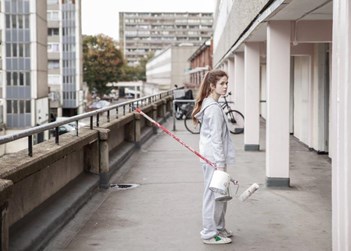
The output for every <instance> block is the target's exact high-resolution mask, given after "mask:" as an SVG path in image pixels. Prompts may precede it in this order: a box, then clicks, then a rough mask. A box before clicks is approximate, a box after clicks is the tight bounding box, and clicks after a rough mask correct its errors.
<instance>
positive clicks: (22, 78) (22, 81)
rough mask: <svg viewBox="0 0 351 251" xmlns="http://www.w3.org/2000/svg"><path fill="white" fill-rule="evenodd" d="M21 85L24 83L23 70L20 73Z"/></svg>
mask: <svg viewBox="0 0 351 251" xmlns="http://www.w3.org/2000/svg"><path fill="white" fill-rule="evenodd" d="M19 85H24V74H23V72H20V73H19Z"/></svg>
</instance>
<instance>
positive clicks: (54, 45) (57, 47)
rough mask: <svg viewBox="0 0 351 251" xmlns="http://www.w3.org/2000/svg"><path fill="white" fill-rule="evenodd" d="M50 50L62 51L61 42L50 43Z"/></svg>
mask: <svg viewBox="0 0 351 251" xmlns="http://www.w3.org/2000/svg"><path fill="white" fill-rule="evenodd" d="M48 52H60V44H59V43H49V44H48Z"/></svg>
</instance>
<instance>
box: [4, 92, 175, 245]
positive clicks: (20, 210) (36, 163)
mask: <svg viewBox="0 0 351 251" xmlns="http://www.w3.org/2000/svg"><path fill="white" fill-rule="evenodd" d="M172 100H173V95H172V92H167V93H164V95H160V96H159V97H158V98H153V99H149V100H148V101H143V100H138V102H140V104H138V105H139V106H140V107H141V109H142V110H143V112H145V113H146V114H148V115H149V116H150V117H153V119H155V120H157V121H159V122H161V123H162V122H163V121H164V120H165V119H166V118H167V117H169V116H170V115H171V112H172ZM136 102H137V101H136V100H133V101H131V103H132V104H136ZM115 108H116V107H114V108H112V109H115ZM117 109H118V107H117ZM109 111H110V110H108V109H106V108H104V109H100V110H98V111H96V114H97V116H104V115H103V114H102V113H106V112H107V113H108V112H109ZM94 114H95V113H94ZM101 114H102V115H101ZM88 115H89V116H90V114H88ZM79 116H82V115H79ZM108 116H109V114H108ZM79 118H81V117H79ZM70 120H72V121H75V120H76V121H77V116H76V117H72V119H70ZM97 120H99V119H97ZM66 122H67V123H68V122H70V121H66ZM92 123H93V119H91V125H90V127H87V128H81V129H79V134H78V133H75V134H73V133H66V134H63V135H61V136H59V137H60V140H59V141H58V139H57V138H56V139H55V138H52V139H49V140H47V141H44V142H42V143H40V144H37V145H34V146H30V145H29V148H30V151H32V154H28V152H29V149H25V150H22V151H20V152H17V153H15V154H7V155H5V156H3V157H2V158H0V163H1V164H0V209H1V212H2V214H1V223H2V224H1V235H0V238H1V240H0V243H1V250H8V249H10V250H36V249H40V248H42V247H43V246H45V244H46V243H47V242H48V240H49V239H50V238H51V237H52V236H53V235H54V234H55V230H58V229H60V228H61V227H62V226H63V225H64V224H65V223H66V222H67V221H68V220H69V219H70V218H71V217H73V215H74V214H75V212H76V211H77V210H79V208H80V207H81V206H82V205H83V204H84V203H85V202H86V201H87V200H88V199H89V196H91V194H93V193H94V191H95V190H96V189H98V188H99V187H102V188H108V187H109V179H110V177H111V175H112V174H113V173H114V172H115V171H116V170H117V169H118V168H119V167H120V166H121V165H122V164H123V163H124V162H125V161H126V160H127V159H128V158H129V156H131V154H132V153H133V151H135V150H136V149H138V148H139V147H140V146H141V145H142V144H143V142H145V141H146V140H147V139H148V138H149V137H151V136H152V135H153V134H154V133H155V132H156V129H155V128H154V127H152V124H151V123H149V122H148V121H147V120H145V119H144V118H143V117H142V116H140V114H139V113H136V112H133V111H132V110H131V111H129V112H124V113H123V114H122V115H118V116H116V118H114V119H111V118H108V119H107V120H106V121H105V122H104V123H103V122H102V120H100V122H99V126H95V127H94V126H93V125H92ZM60 124H62V122H60ZM57 126H58V125H56V124H54V123H53V125H51V128H55V127H57ZM49 127H50V126H49ZM49 127H48V128H49ZM42 128H44V127H42ZM48 128H47V126H46V127H45V128H44V130H48ZM31 130H33V129H31ZM33 133H37V131H33ZM27 136H28V135H27V134H26V133H23V132H22V137H27ZM4 138H5V141H6V142H9V141H8V138H9V136H6V137H2V139H4ZM12 138H13V139H14V140H16V139H18V138H21V137H18V136H16V137H12ZM3 142H4V141H3ZM58 142H59V143H58ZM0 143H1V137H0ZM81 182H85V183H84V184H88V185H84V186H85V187H84V189H85V190H86V191H88V196H85V197H86V198H85V199H83V200H77V201H78V202H77V203H76V204H77V205H75V206H74V210H72V208H70V209H67V208H64V207H63V208H62V209H60V207H59V208H57V207H55V210H59V212H58V213H56V215H55V216H52V215H51V216H48V218H47V219H42V218H43V217H45V210H49V208H50V206H53V205H54V203H55V202H56V201H58V199H57V198H59V197H61V198H62V196H63V197H64V196H66V197H68V196H74V195H73V194H74V192H72V191H73V189H75V188H74V187H77V186H79V183H81ZM70 188H72V190H71V191H70ZM72 193H73V194H72ZM60 194H61V196H59V195H60ZM62 194H63V195H62ZM89 194H90V195H89ZM60 210H61V212H60ZM65 210H66V211H68V212H64V211H65ZM57 215H58V216H57ZM55 217H56V218H55ZM36 219H37V221H39V220H40V221H42V222H41V224H44V223H43V221H44V222H45V224H47V227H46V228H45V227H43V226H40V227H39V230H38V231H39V232H38V233H37V234H33V233H31V234H28V230H29V229H32V226H33V224H38V222H37V221H36ZM47 221H50V222H52V224H49V223H48V222H47ZM39 224H40V223H39ZM53 228H54V229H53ZM21 235H27V236H25V238H22V237H23V236H22V237H21ZM9 236H10V241H9ZM26 238H27V239H28V240H26Z"/></svg>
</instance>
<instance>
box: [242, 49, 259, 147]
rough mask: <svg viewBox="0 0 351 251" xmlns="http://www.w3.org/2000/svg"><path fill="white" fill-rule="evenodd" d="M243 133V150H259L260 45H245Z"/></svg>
mask: <svg viewBox="0 0 351 251" xmlns="http://www.w3.org/2000/svg"><path fill="white" fill-rule="evenodd" d="M244 51H245V69H244V78H245V133H244V145H245V146H244V149H245V150H246V151H258V150H259V149H260V44H259V43H246V44H245V49H244Z"/></svg>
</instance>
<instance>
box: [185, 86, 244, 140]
mask: <svg viewBox="0 0 351 251" xmlns="http://www.w3.org/2000/svg"><path fill="white" fill-rule="evenodd" d="M230 95H232V93H231V92H228V94H227V95H225V96H223V99H224V102H223V104H222V105H221V107H222V109H223V110H225V111H224V112H225V115H226V116H227V118H228V125H229V131H230V132H231V133H232V134H241V133H243V132H244V115H243V114H242V113H241V112H239V111H237V110H233V109H232V108H231V107H230V105H229V103H228V100H227V97H228V96H230ZM193 108H194V105H193V104H189V105H188V106H187V107H186V109H187V111H186V116H185V117H184V126H185V128H186V129H187V130H188V131H189V132H191V133H193V134H199V133H200V128H201V125H200V124H199V125H196V124H194V123H193V121H192V120H191V113H192V111H193Z"/></svg>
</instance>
